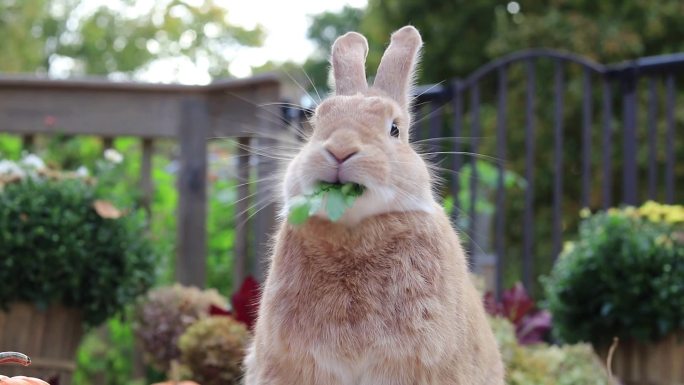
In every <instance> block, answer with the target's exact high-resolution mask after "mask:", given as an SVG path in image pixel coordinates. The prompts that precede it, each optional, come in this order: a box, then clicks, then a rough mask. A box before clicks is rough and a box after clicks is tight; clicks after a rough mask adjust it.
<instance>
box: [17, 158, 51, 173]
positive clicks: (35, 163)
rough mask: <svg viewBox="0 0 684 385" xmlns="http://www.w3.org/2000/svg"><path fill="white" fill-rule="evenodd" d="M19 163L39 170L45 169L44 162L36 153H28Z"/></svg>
mask: <svg viewBox="0 0 684 385" xmlns="http://www.w3.org/2000/svg"><path fill="white" fill-rule="evenodd" d="M21 164H22V165H23V166H24V167H26V168H27V169H31V170H35V171H40V170H44V169H45V162H43V160H42V159H40V157H39V156H38V155H35V154H28V155H26V156H25V157H24V158H23V159H22V160H21Z"/></svg>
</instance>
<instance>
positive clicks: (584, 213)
mask: <svg viewBox="0 0 684 385" xmlns="http://www.w3.org/2000/svg"><path fill="white" fill-rule="evenodd" d="M579 216H580V218H589V216H591V210H589V208H588V207H584V208H582V210H580V212H579Z"/></svg>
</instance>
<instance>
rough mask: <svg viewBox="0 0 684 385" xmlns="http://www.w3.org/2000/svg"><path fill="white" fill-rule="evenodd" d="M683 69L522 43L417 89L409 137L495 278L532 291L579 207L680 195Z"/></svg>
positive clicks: (659, 61) (671, 61)
mask: <svg viewBox="0 0 684 385" xmlns="http://www.w3.org/2000/svg"><path fill="white" fill-rule="evenodd" d="M682 71H684V54H674V55H663V56H657V57H646V58H641V59H637V60H634V61H630V62H626V63H620V64H617V65H602V64H599V63H595V62H593V61H591V60H589V59H587V58H583V57H580V56H576V55H573V54H568V53H564V52H559V51H553V50H529V51H522V52H518V53H514V54H511V55H508V56H505V57H502V58H500V59H498V60H495V61H493V62H490V63H488V64H486V65H484V66H483V67H481V68H479V69H478V70H476V71H475V72H474V73H472V74H471V75H470V76H468V77H466V78H462V79H454V80H451V81H449V82H445V83H442V84H438V85H431V86H423V87H419V89H418V90H417V93H416V94H417V96H416V99H415V103H414V108H415V112H416V119H415V121H414V128H413V137H412V141H413V142H414V143H416V144H417V145H418V146H419V147H420V148H421V151H423V152H424V153H425V154H426V155H427V156H428V157H430V158H431V159H432V160H433V163H435V164H436V165H437V166H439V170H440V173H442V177H443V179H444V181H445V183H444V185H443V188H442V190H441V191H442V194H443V196H444V197H451V198H449V199H452V200H453V202H454V203H455V206H456V207H455V209H454V210H453V211H452V216H453V220H454V223H456V224H457V225H460V226H464V227H465V228H464V229H462V232H463V235H464V236H463V238H464V242H465V243H466V245H467V248H468V250H469V252H470V255H471V262H472V265H473V267H474V268H475V269H479V270H487V269H490V275H491V281H492V282H491V285H490V286H492V287H494V288H495V289H496V290H497V291H499V292H500V291H501V290H502V288H504V287H505V286H506V285H510V284H511V283H512V282H513V281H516V280H522V282H523V283H524V284H525V286H526V287H528V289H531V290H535V286H537V285H538V281H537V279H536V278H537V277H538V276H539V275H540V274H545V273H547V272H548V270H549V269H550V267H551V266H552V264H553V261H554V260H555V258H556V257H557V256H558V255H559V253H560V252H561V250H562V247H563V241H564V240H566V239H567V238H568V236H569V235H571V234H573V233H574V232H575V229H576V225H577V222H578V212H579V211H580V209H582V208H589V209H591V210H598V209H602V208H608V207H612V206H617V205H621V204H630V205H637V204H639V203H641V202H643V201H645V200H648V199H652V200H657V201H661V202H666V203H675V202H681V199H682V197H683V196H684V193H682V190H684V167H683V166H684V163H683V162H682V161H683V160H684V138H683V137H682V135H681V126H682V121H683V120H684V114H682V113H679V114H678V111H677V109H676V106H677V98H678V97H679V96H680V95H678V90H679V89H681V88H680V87H678V86H677V85H678V82H681V77H680V78H679V79H678V78H677V75H678V74H679V73H680V72H682ZM682 111H683V112H684V110H682ZM287 114H288V115H287V116H289V117H290V119H291V118H292V116H293V115H292V111H289V112H287ZM678 162H679V163H678ZM486 165H489V168H486V167H481V166H486ZM466 170H467V172H466ZM492 170H493V171H494V173H493V174H492ZM485 173H486V174H485ZM464 176H465V177H464ZM511 181H513V182H511ZM515 181H517V182H515ZM678 199H679V201H678ZM490 217H491V220H489V218H490ZM490 223H491V225H490ZM490 239H491V242H490ZM490 244H491V245H490ZM488 261H491V262H488ZM485 273H486V271H485Z"/></svg>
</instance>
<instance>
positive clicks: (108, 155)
mask: <svg viewBox="0 0 684 385" xmlns="http://www.w3.org/2000/svg"><path fill="white" fill-rule="evenodd" d="M104 158H105V159H107V161H109V162H112V163H115V164H119V163H121V162H123V155H121V153H120V152H118V151H116V150H115V149H113V148H108V149H106V150H105V152H104Z"/></svg>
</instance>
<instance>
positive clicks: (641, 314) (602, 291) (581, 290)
mask: <svg viewBox="0 0 684 385" xmlns="http://www.w3.org/2000/svg"><path fill="white" fill-rule="evenodd" d="M656 206H658V207H665V209H658V210H661V211H663V212H664V213H670V212H671V213H672V214H662V215H661V214H653V212H654V210H656V209H655V208H654V207H656ZM585 215H586V213H585ZM670 218H671V219H672V220H671V221H670V222H668V221H669V220H670ZM653 219H655V220H657V221H653ZM664 219H665V220H664ZM675 221H681V222H684V208H683V207H682V206H659V205H656V204H654V203H647V204H645V205H644V206H642V207H641V208H639V209H635V208H631V207H628V208H625V209H623V210H615V209H611V210H608V211H607V212H600V213H597V214H594V215H592V216H590V217H588V218H586V219H584V220H583V221H582V222H581V224H580V229H579V237H578V239H577V241H576V242H574V243H569V244H567V245H566V247H565V250H564V251H563V253H562V255H561V256H560V257H559V259H558V261H557V262H556V265H555V266H554V268H553V271H552V273H551V275H550V276H549V277H548V278H547V279H546V282H545V286H546V294H547V300H548V308H549V310H550V311H551V312H552V313H553V318H554V333H555V335H556V336H557V337H558V338H560V339H561V340H563V341H568V342H575V341H588V342H592V343H594V344H598V345H601V344H609V343H610V341H611V340H612V338H613V336H617V337H619V338H622V339H637V340H650V341H654V340H657V339H658V338H660V337H663V336H665V335H667V334H668V333H670V332H672V331H676V330H683V329H684V239H682V234H683V233H682V229H681V227H679V228H678V226H679V225H677V224H676V223H677V222H675Z"/></svg>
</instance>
